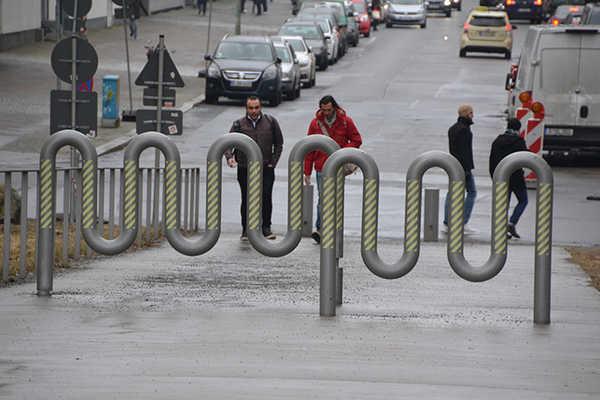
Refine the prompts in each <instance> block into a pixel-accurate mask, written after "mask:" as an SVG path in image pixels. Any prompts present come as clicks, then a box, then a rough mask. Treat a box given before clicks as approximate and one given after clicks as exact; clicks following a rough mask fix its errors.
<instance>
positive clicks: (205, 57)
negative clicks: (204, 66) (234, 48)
mask: <svg viewBox="0 0 600 400" xmlns="http://www.w3.org/2000/svg"><path fill="white" fill-rule="evenodd" d="M204 59H205V60H206V61H212V59H213V57H212V55H211V54H205V55H204Z"/></svg>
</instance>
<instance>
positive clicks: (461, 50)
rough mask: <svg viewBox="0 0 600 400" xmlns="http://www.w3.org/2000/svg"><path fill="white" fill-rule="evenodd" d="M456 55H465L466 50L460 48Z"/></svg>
mask: <svg viewBox="0 0 600 400" xmlns="http://www.w3.org/2000/svg"><path fill="white" fill-rule="evenodd" d="M458 56H459V57H466V56H467V51H466V50H465V49H460V51H459V52H458Z"/></svg>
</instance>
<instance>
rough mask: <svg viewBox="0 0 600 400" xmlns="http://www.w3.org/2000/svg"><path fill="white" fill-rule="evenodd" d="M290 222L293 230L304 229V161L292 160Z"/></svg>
mask: <svg viewBox="0 0 600 400" xmlns="http://www.w3.org/2000/svg"><path fill="white" fill-rule="evenodd" d="M290 223H291V228H292V230H293V231H300V230H302V163H301V162H300V161H292V167H291V172H290Z"/></svg>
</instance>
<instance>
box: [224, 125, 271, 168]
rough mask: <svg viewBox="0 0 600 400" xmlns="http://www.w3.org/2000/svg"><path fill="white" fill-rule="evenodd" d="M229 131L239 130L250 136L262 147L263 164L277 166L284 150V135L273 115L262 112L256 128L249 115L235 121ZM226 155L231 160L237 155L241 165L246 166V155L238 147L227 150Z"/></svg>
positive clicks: (236, 157)
mask: <svg viewBox="0 0 600 400" xmlns="http://www.w3.org/2000/svg"><path fill="white" fill-rule="evenodd" d="M229 132H239V133H244V134H246V135H248V136H250V137H251V138H252V139H253V140H254V141H255V142H256V143H257V144H258V147H260V150H261V151H262V156H263V165H265V166H271V167H273V168H275V166H276V165H277V162H278V161H279V157H281V152H282V150H283V135H282V133H281V128H280V127H279V123H278V122H277V120H276V119H275V118H274V117H272V116H271V115H266V114H261V117H260V119H259V120H258V123H257V124H256V128H255V127H254V126H253V125H252V121H251V120H250V119H249V118H248V117H243V118H240V119H238V120H236V121H234V123H233V125H232V126H231V129H230V130H229ZM225 157H226V158H227V159H228V160H229V159H230V158H231V157H235V160H236V161H237V163H238V165H239V166H240V167H244V168H246V167H247V166H248V162H247V161H246V156H245V155H244V154H243V153H242V152H241V151H238V150H236V149H233V152H232V151H231V150H227V151H226V152H225Z"/></svg>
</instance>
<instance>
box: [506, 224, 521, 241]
mask: <svg viewBox="0 0 600 400" xmlns="http://www.w3.org/2000/svg"><path fill="white" fill-rule="evenodd" d="M508 233H509V234H510V236H512V237H514V238H517V239H521V236H520V235H519V234H518V233H517V229H516V228H515V225H514V224H508Z"/></svg>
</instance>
